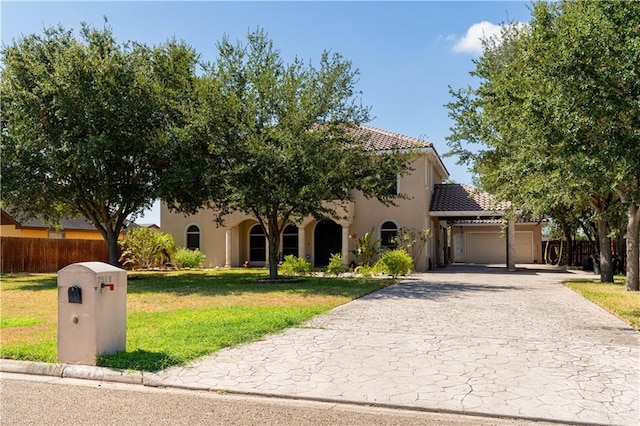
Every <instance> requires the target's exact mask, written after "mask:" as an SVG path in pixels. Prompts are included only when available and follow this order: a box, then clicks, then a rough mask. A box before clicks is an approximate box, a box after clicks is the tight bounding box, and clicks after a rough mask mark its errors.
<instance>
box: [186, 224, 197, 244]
mask: <svg viewBox="0 0 640 426" xmlns="http://www.w3.org/2000/svg"><path fill="white" fill-rule="evenodd" d="M187 248H188V249H189V250H196V249H197V250H200V228H199V227H198V225H190V226H189V227H188V228H187Z"/></svg>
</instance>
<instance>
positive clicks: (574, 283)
mask: <svg viewBox="0 0 640 426" xmlns="http://www.w3.org/2000/svg"><path fill="white" fill-rule="evenodd" d="M624 280H625V278H624V277H623V276H617V277H616V278H615V283H613V284H612V283H601V282H600V281H599V280H595V279H594V280H571V281H566V282H565V285H566V286H567V287H569V288H570V289H572V290H574V291H576V292H578V293H580V294H581V295H582V296H583V297H584V298H585V299H588V300H590V301H592V302H593V303H595V304H597V305H600V306H602V307H603V308H605V309H606V310H608V311H609V312H611V313H612V314H614V315H615V316H617V317H618V318H620V319H622V320H623V321H625V322H627V323H629V324H630V325H631V326H633V327H634V328H636V329H637V330H640V292H637V291H627V290H626V286H625V281H624Z"/></svg>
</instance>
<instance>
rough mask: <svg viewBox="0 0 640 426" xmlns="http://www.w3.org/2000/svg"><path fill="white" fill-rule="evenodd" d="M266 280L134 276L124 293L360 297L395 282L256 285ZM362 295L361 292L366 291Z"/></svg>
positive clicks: (314, 280) (313, 280)
mask: <svg viewBox="0 0 640 426" xmlns="http://www.w3.org/2000/svg"><path fill="white" fill-rule="evenodd" d="M260 278H267V273H266V272H265V271H262V270H259V271H240V272H238V271H228V272H227V271H215V272H207V271H199V272H178V273H175V272H172V273H133V274H131V275H130V277H129V280H128V284H127V292H128V293H131V294H136V293H160V292H166V293H173V294H177V295H190V294H200V295H207V296H216V295H220V296H224V295H239V294H243V293H258V294H261V293H271V292H274V291H278V292H291V293H296V294H309V295H328V296H347V297H353V296H356V295H357V296H360V295H362V294H366V293H368V292H370V291H375V290H377V289H379V288H382V287H385V286H387V285H389V284H392V283H393V282H395V281H394V280H391V279H387V280H381V279H371V278H333V277H331V278H324V277H296V279H295V280H291V281H286V282H259V281H258V279H260ZM367 288H368V291H365V292H364V293H363V289H367Z"/></svg>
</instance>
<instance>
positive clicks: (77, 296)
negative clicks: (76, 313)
mask: <svg viewBox="0 0 640 426" xmlns="http://www.w3.org/2000/svg"><path fill="white" fill-rule="evenodd" d="M67 293H68V296H69V303H82V289H81V288H80V287H78V286H77V285H73V286H71V287H69V290H68V291H67Z"/></svg>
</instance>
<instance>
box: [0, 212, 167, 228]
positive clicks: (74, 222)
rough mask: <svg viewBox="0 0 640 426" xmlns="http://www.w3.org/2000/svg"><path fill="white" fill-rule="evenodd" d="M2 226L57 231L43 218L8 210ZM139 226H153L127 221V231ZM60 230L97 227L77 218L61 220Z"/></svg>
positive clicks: (3, 217) (3, 213) (4, 213)
mask: <svg viewBox="0 0 640 426" xmlns="http://www.w3.org/2000/svg"><path fill="white" fill-rule="evenodd" d="M2 224H3V225H8V224H11V225H15V226H16V228H31V229H55V228H56V225H55V224H53V225H51V224H49V223H47V222H46V221H44V220H43V219H42V218H41V217H35V218H27V217H25V216H24V215H22V214H21V213H14V212H8V211H6V210H2ZM137 226H147V227H151V225H137V224H135V223H133V222H129V221H125V229H126V228H127V227H129V228H130V227H137ZM153 226H155V225H153ZM60 228H61V229H62V230H74V231H96V227H95V226H93V224H92V223H91V222H89V221H88V220H87V219H86V218H84V217H83V216H79V217H76V218H64V219H61V220H60ZM125 229H123V231H124V230H125Z"/></svg>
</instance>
